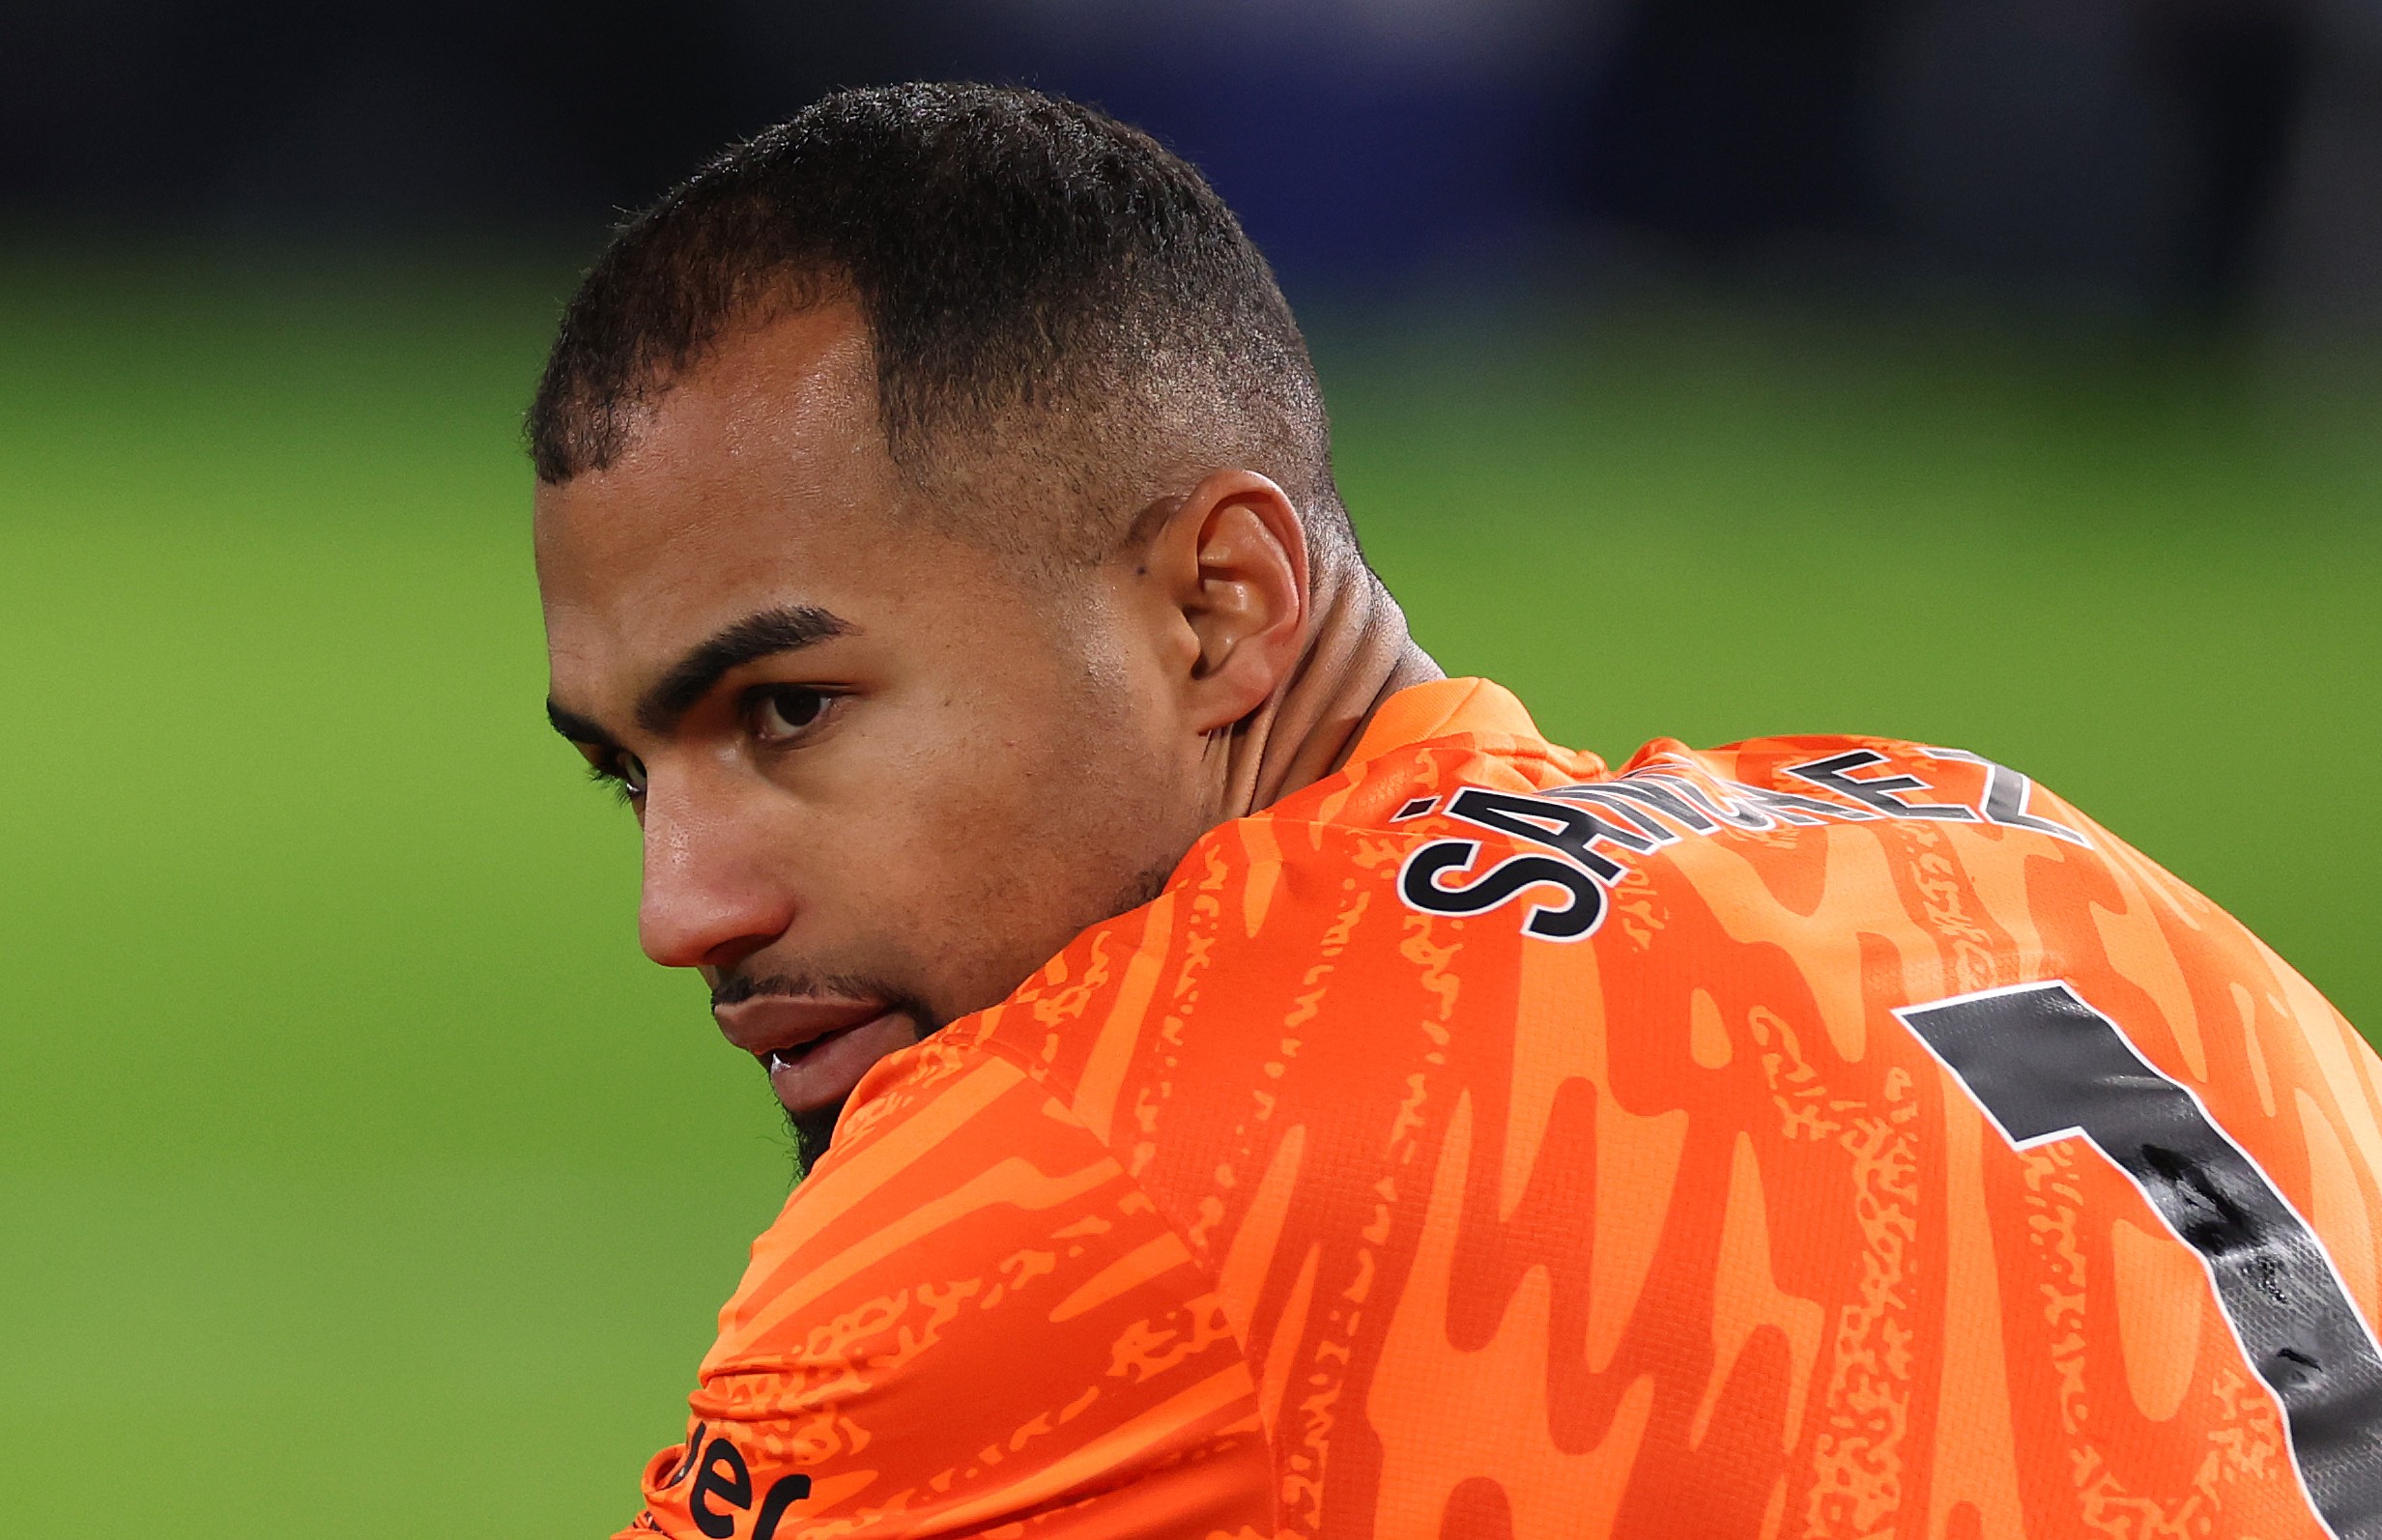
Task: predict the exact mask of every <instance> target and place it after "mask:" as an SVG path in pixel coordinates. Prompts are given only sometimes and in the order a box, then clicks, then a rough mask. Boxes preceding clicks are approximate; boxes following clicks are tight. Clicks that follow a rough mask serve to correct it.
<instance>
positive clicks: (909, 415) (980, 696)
mask: <svg viewBox="0 0 2382 1540" xmlns="http://www.w3.org/2000/svg"><path fill="white" fill-rule="evenodd" d="M529 431H530V440H531V454H532V458H533V459H534V461H535V464H536V468H537V472H538V481H539V486H538V493H537V556H538V576H539V582H540V585H541V588H542V590H543V594H544V600H545V609H546V618H547V630H548V641H549V648H550V654H551V659H552V664H553V699H552V709H553V714H554V718H555V723H556V726H557V727H559V728H560V729H561V731H562V732H563V733H564V735H565V736H567V737H569V738H570V739H571V740H572V741H573V742H574V743H576V744H578V745H579V746H580V747H581V749H582V751H583V752H584V753H586V754H587V756H588V759H589V760H590V761H591V763H592V764H593V765H594V766H595V768H596V769H597V771H598V773H599V774H604V775H607V776H612V777H615V778H617V779H619V780H620V781H621V782H622V784H623V785H624V787H625V789H626V791H627V792H628V795H629V797H630V800H631V802H632V804H633V805H634V806H635V808H636V810H637V813H638V815H639V817H640V819H641V821H642V823H643V825H644V831H645V855H646V875H645V889H644V898H643V903H642V907H641V911H640V928H641V934H642V939H643V941H644V945H645V948H646V952H647V953H648V954H649V955H651V956H652V957H653V958H654V959H655V960H656V961H659V962H662V963H665V964H669V965H673V966H681V967H694V968H700V969H702V970H703V973H704V975H705V977H706V978H707V979H708V980H709V981H710V982H711V984H712V985H713V992H714V1000H715V1003H716V1007H717V1010H718V1013H719V1016H720V1020H721V1024H722V1026H723V1028H724V1029H725V1030H726V1031H727V1032H728V1034H729V1036H730V1037H731V1038H732V1040H733V1041H736V1042H737V1043H738V1044H739V1045H740V1046H743V1047H745V1048H747V1049H749V1050H751V1051H753V1052H755V1053H756V1054H757V1055H759V1056H761V1057H762V1058H763V1060H764V1062H766V1063H769V1064H770V1065H771V1066H772V1072H771V1079H772V1081H773V1083H774V1084H775V1086H776V1089H777V1091H778V1094H779V1097H780V1099H781V1100H783V1101H784V1102H785V1103H786V1104H787V1106H788V1108H789V1112H790V1113H792V1114H793V1115H794V1117H795V1120H796V1124H797V1126H798V1127H799V1128H801V1129H802V1130H803V1132H804V1136H805V1142H806V1144H814V1145H815V1144H816V1143H817V1142H818V1141H820V1140H822V1139H823V1134H824V1130H825V1128H826V1127H827V1126H831V1124H832V1119H833V1116H834V1112H835V1110H836V1108H837V1107H838V1106H840V1104H841V1102H842V1100H843V1098H844V1097H845V1096H846V1095H847V1094H848V1092H849V1090H850V1087H851V1085H852V1083H853V1082H854V1081H856V1080H857V1079H858V1077H859V1074H860V1073H861V1071H862V1070H864V1069H866V1068H867V1067H868V1065H869V1064H871V1063H873V1062H874V1061H875V1059H876V1058H878V1057H881V1056H882V1055H883V1054H884V1053H886V1052H890V1051H892V1049H894V1048H896V1047H898V1046H901V1045H902V1044H904V1043H906V1042H908V1041H914V1040H915V1038H916V1037H917V1036H919V1035H920V1034H922V1033H924V1032H926V1031H930V1030H932V1029H933V1027H935V1026H937V1025H939V1024H941V1023H942V1022H944V1021H947V1020H949V1019H951V1018H952V1017H954V1016H956V1015H959V1014H962V1013H964V1012H969V1011H974V1010H978V1009H981V1008H983V1007H985V1006H987V1005H990V1004H992V1003H994V1002H995V1001H997V1000H998V999H999V998H1001V996H1003V995H1004V994H1006V993H1007V992H1008V991H1009V990H1010V989H1012V988H1014V987H1015V986H1016V985H1017V984H1019V983H1020V982H1021V981H1022V980H1023V979H1024V978H1025V977H1026V976H1027V975H1028V974H1030V973H1031V972H1032V971H1033V970H1034V969H1035V968H1036V967H1038V966H1039V965H1041V964H1042V963H1043V962H1044V961H1046V960H1047V959H1048V957H1049V956H1051V955H1053V954H1055V953H1056V952H1057V951H1058V950H1060V949H1061V948H1062V947H1063V946H1064V945H1065V944H1066V943H1067V942H1068V941H1069V940H1071V939H1072V938H1073V937H1074V936H1075V934H1076V932H1077V931H1079V930H1080V929H1081V928H1083V927H1085V926H1088V925H1091V924H1093V923H1096V922H1098V921H1100V920H1102V919H1105V918H1107V917H1108V916H1110V915H1113V914H1117V913H1119V912H1122V911H1123V910H1125V909H1127V908H1130V907H1132V906H1134V904H1136V903H1138V902H1140V901H1142V900H1143V899H1144V898H1147V897H1148V896H1149V895H1150V894H1151V893H1152V892H1154V891H1155V889H1156V887H1157V885H1158V884H1159V883H1160V882H1161V881H1162V879H1163V878H1164V876H1165V874H1166V872H1167V870H1169V869H1170V868H1171V867H1172V866H1173V865H1174V863H1175V862H1176V861H1177V860H1179V859H1180V857H1181V856H1182V854H1183V852H1184V851H1185V850H1186V849H1187V848H1188V847H1189V846H1190V844H1191V842H1192V841H1194V840H1196V839H1197V837H1198V836H1199V835H1200V834H1201V833H1203V832H1205V831H1206V830H1207V829H1208V828H1210V827H1212V826H1213V825H1214V824H1215V823H1217V822H1218V821H1220V820H1221V819H1222V818H1224V817H1228V816H1231V815H1232V814H1233V813H1237V812H1240V811H1243V810H1242V809H1240V808H1237V807H1234V806H1232V805H1231V802H1232V796H1233V792H1232V789H1231V787H1232V784H1233V775H1232V772H1231V770H1230V767H1229V764H1228V761H1229V760H1230V759H1231V757H1232V756H1233V754H1234V753H1235V752H1236V751H1235V742H1236V735H1238V734H1239V733H1240V732H1241V729H1242V728H1243V727H1245V726H1246V725H1247V724H1248V723H1249V722H1250V721H1251V719H1252V717H1257V716H1261V715H1262V713H1263V712H1264V711H1265V710H1266V708H1267V707H1268V706H1269V703H1270V702H1275V701H1277V700H1278V699H1279V698H1280V695H1281V692H1282V691H1283V689H1284V688H1285V687H1286V686H1287V685H1288V683H1289V682H1290V681H1291V680H1292V679H1293V678H1294V676H1296V675H1297V674H1298V673H1299V670H1301V668H1302V666H1303V663H1304V660H1305V659H1306V657H1307V655H1308V651H1309V649H1310V647H1311V645H1312V644H1313V642H1314V641H1315V626H1314V614H1313V595H1314V593H1315V583H1316V580H1317V578H1318V577H1319V576H1325V575H1331V574H1338V575H1342V576H1343V577H1344V578H1345V579H1346V581H1349V582H1357V581H1360V580H1361V581H1362V582H1363V583H1364V584H1367V585H1369V583H1370V579H1369V577H1364V576H1363V566H1362V561H1361V558H1360V557H1359V556H1358V555H1357V553H1356V548H1355V544H1354V541H1353V539H1352V538H1351V537H1350V535H1349V533H1348V527H1347V523H1346V517H1345V515H1344V513H1343V512H1342V511H1341V509H1340V506H1339V501H1338V499H1337V495H1336V494H1335V493H1334V490H1333V486H1332V478H1331V469H1330V462H1329V444H1328V432H1327V428H1326V424H1325V419H1324V415H1323V409H1322V406H1321V402H1320V398H1319V396H1318V393H1317V390H1316V386H1315V381H1314V375H1313V372H1312V369H1311V367H1310V366H1309V364H1308V362H1307V358H1306V349H1305V345H1304V343H1303V342H1302V341H1301V339H1300V336H1299V332H1298V329H1297V328H1296V326H1295V325H1294V323H1293V322H1292V320H1291V317H1290V314H1289V310H1288V308H1287V306H1286V305H1285V304H1284V303H1283V301H1282V299H1281V296H1280V293H1279V292H1278V290H1277V288H1276V286H1275V284H1274V281H1273V278H1272V275H1271V273H1270V272H1269V271H1267V269H1266V266H1265V264H1264V261H1263V259H1262V258H1260V257H1259V256H1258V255H1257V253H1256V251H1255V250H1254V249H1253V248H1252V247H1251V246H1250V245H1249V243H1248V240H1247V239H1246V237H1244V236H1243V234H1242V233H1241V230H1240V228H1239V226H1238V225H1237V224H1236V223H1235V222H1234V220H1233V218H1232V216H1231V214H1229V212H1227V211H1226V210H1225V209H1224V207H1223V205H1222V204H1221V203H1220V201H1219V200H1218V199H1217V198H1216V196H1215V194H1214V193H1213V192H1212V191H1211V190H1209V188H1208V187H1207V186H1206V185H1205V184H1204V183H1202V182H1201V181H1200V179H1199V177H1198V175H1197V174H1196V173H1195V172H1194V171H1192V170H1191V168H1190V167H1189V166H1187V165H1185V164H1184V163H1183V162H1182V161H1180V160H1178V159H1176V158H1175V157H1171V156H1169V155H1168V154H1166V153H1165V152H1164V151H1163V150H1162V149H1160V148H1159V147H1158V146H1157V145H1156V144H1155V143H1153V142H1152V141H1151V140H1149V139H1148V138H1147V137H1145V136H1143V135H1141V134H1139V133H1137V132H1135V131H1134V130H1132V129H1130V128H1124V127H1122V126H1120V125H1118V124H1115V123H1113V122H1110V121H1108V120H1106V119H1105V118H1102V117H1100V116H1099V115H1097V114H1095V113H1092V112H1089V111H1087V110H1085V109H1083V108H1081V107H1077V106H1074V105H1071V104H1068V103H1063V102H1056V101H1051V100H1046V99H1043V98H1040V97H1037V96H1033V95H1030V94H1027V93H1021V92H1008V91H997V90H992V89H989V88H983V87H973V86H913V87H901V88H894V89H889V90H881V91H865V92H853V93H847V94H844V95H841V96H837V97H833V98H830V99H828V100H825V101H822V102H820V103H819V104H818V105H817V106H815V107H813V108H812V109H811V110H810V111H808V112H806V113H804V114H803V115H802V116H801V117H799V118H797V119H795V120H794V121H793V122H792V123H790V124H788V125H786V126H785V127H783V128H778V129H775V130H772V131H771V132H770V133H768V134H765V135H763V136H761V138H760V139H757V140H755V141H754V142H752V143H751V144H749V145H746V146H744V147H741V148H739V149H737V150H734V151H732V152H730V153H729V154H728V155H726V156H724V157H721V158H720V159H719V160H717V161H715V162H714V163H713V164H711V165H710V166H708V167H706V168H705V169H704V170H703V171H702V172H701V173H699V174H698V175H697V176H696V177H695V178H693V179H692V180H691V181H689V182H688V183H687V184H686V185H683V186H681V187H680V188H678V189H677V190H676V191H674V192H673V193H672V194H670V195H669V196H668V197H667V198H665V199H664V200H663V201H662V202H661V203H660V204H658V205H656V206H655V207H654V208H653V209H652V210H650V211H648V212H647V213H646V214H642V215H640V216H639V217H638V218H636V219H635V220H633V221H631V222H630V223H629V224H628V225H627V226H626V227H625V228H624V229H623V230H622V231H621V233H620V235H619V236H618V237H617V239H616V241H615V242H613V244H612V246H611V247H610V248H609V249H608V250H607V251H606V252H605V253H604V255H603V257H602V258H601V259H600V260H599V261H598V263H597V264H596V266H595V267H594V269H593V270H592V271H590V272H589V273H588V278H587V280H586V282H585V283H584V285H583V286H582V288H581V290H580V292H579V294H578V295H577V297H576V298H574V299H573V300H572V302H571V304H570V307H569V309H568V310H567V312H566V313H565V316H564V319H563V323H562V328H561V333H560V338H559V340H558V341H557V343H556V345H555V349H554V353H553V356H552V358H551V359H550V361H549V364H548V367H547V371H546V375H545V378H544V380H543V382H542V383H541V385H540V386H539V390H538V394H537V399H536V402H535V405H534V406H533V408H532V409H531V416H530V424H529Z"/></svg>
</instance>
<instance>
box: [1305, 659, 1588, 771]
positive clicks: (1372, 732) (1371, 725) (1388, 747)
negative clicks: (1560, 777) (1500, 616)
mask: <svg viewBox="0 0 2382 1540" xmlns="http://www.w3.org/2000/svg"><path fill="white" fill-rule="evenodd" d="M1477 733H1490V734H1496V735H1499V736H1503V737H1511V738H1529V739H1535V740H1537V741H1541V742H1543V741H1544V740H1543V739H1542V738H1540V735H1539V732H1538V725H1537V724H1536V723H1535V722H1533V721H1531V719H1530V712H1529V710H1528V708H1526V707H1525V706H1524V705H1523V704H1522V702H1521V701H1520V700H1519V699H1515V697H1514V694H1513V692H1512V691H1510V690H1508V689H1507V688H1506V687H1505V686H1504V685H1501V684H1496V683H1493V682H1492V681H1490V680H1487V679H1431V680H1427V681H1425V682H1423V683H1421V684H1414V685H1408V686H1407V687H1406V688H1405V689H1403V690H1400V691H1399V692H1398V693H1397V694H1395V695H1393V696H1392V697H1391V698H1390V699H1387V700H1384V701H1383V702H1382V703H1381V707H1380V709H1379V710H1377V711H1375V712H1374V713H1373V720H1372V721H1370V722H1368V723H1366V724H1365V725H1364V731H1363V733H1362V734H1361V735H1360V736H1359V737H1358V739H1357V746H1356V747H1355V748H1354V749H1351V750H1350V751H1349V752H1348V758H1347V760H1346V761H1345V762H1346V763H1348V764H1355V763H1356V762H1357V761H1359V760H1361V759H1370V758H1374V757H1376V756H1380V755H1384V754H1388V753H1389V752H1390V751H1392V749H1403V748H1406V747H1409V746H1410V745H1413V744H1418V743H1422V742H1424V741H1426V740H1428V739H1432V738H1452V737H1457V736H1460V735H1471V734H1477Z"/></svg>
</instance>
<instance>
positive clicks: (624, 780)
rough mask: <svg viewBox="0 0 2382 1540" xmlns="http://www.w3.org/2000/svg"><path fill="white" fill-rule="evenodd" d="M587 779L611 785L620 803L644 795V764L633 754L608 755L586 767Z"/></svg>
mask: <svg viewBox="0 0 2382 1540" xmlns="http://www.w3.org/2000/svg"><path fill="white" fill-rule="evenodd" d="M588 780H590V781H596V782H602V783H605V784H609V785H611V787H612V788H613V790H614V791H615V792H617V793H618V795H619V798H620V800H621V801H622V802H634V801H636V800H637V799H638V798H640V797H642V796H644V795H645V794H646V762H645V761H644V760H643V759H640V758H638V757H637V756H635V755H633V754H617V753H616V754H610V755H607V756H604V757H603V758H601V759H598V760H595V761H593V762H591V763H590V764H588Z"/></svg>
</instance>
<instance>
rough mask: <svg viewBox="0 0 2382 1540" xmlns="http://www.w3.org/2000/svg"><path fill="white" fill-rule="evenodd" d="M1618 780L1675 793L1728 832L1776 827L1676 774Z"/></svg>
mask: <svg viewBox="0 0 2382 1540" xmlns="http://www.w3.org/2000/svg"><path fill="white" fill-rule="evenodd" d="M1618 779H1619V780H1621V781H1630V782H1635V783H1637V784H1641V785H1647V786H1660V787H1665V788H1668V789H1670V790H1672V791H1675V792H1677V793H1678V794H1679V796H1680V797H1682V798H1684V799H1686V800H1687V801H1689V802H1692V803H1694V804H1695V805H1696V806H1697V807H1699V808H1702V809H1703V810H1704V811H1705V812H1707V813H1710V814H1711V815H1712V816H1713V817H1715V818H1718V819H1719V820H1720V821H1721V822H1722V823H1725V824H1728V825H1729V826H1730V827H1731V828H1735V829H1748V830H1761V829H1770V828H1775V827H1777V824H1776V821H1775V820H1774V819H1772V818H1771V817H1769V815H1768V814H1766V813H1760V812H1757V811H1755V810H1753V809H1751V808H1746V807H1741V806H1739V805H1738V804H1736V802H1734V801H1731V800H1730V799H1729V798H1728V797H1726V796H1721V795H1716V794H1714V793H1713V792H1711V791H1707V790H1706V789H1705V788H1704V787H1702V786H1700V785H1698V784H1695V782H1694V781H1692V780H1690V779H1688V778H1687V777H1686V776H1683V775H1680V774H1679V773H1678V772H1676V771H1661V770H1656V769H1654V768H1652V767H1651V766H1649V767H1648V768H1646V769H1644V770H1632V771H1631V772H1629V774H1627V775H1625V776H1621V777H1619V778H1618ZM1735 789H1737V790H1743V789H1744V788H1743V787H1736V788H1735ZM1834 811H1837V812H1842V811H1843V810H1842V809H1837V810H1834Z"/></svg>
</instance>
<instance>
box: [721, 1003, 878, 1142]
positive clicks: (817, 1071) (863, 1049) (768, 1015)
mask: <svg viewBox="0 0 2382 1540" xmlns="http://www.w3.org/2000/svg"><path fill="white" fill-rule="evenodd" d="M712 1015H713V1016H714V1017H715V1018H716V1019H717V1020H718V1021H719V1024H720V1031H721V1033H722V1035H724V1036H725V1037H726V1038H727V1039H728V1041H731V1042H732V1043H734V1044H735V1045H736V1046H737V1047H739V1048H742V1049H743V1050H744V1051H745V1052H747V1053H749V1054H751V1055H752V1056H753V1057H754V1058H755V1059H757V1060H759V1061H760V1062H761V1068H762V1069H764V1070H765V1071H767V1073H768V1076H769V1087H770V1089H771V1090H772V1091H774V1092H775V1093H776V1094H777V1098H778V1101H779V1102H780V1104H782V1105H783V1106H784V1107H785V1108H786V1110H787V1111H788V1112H790V1113H792V1114H794V1115H795V1116H797V1117H802V1116H807V1115H813V1114H817V1113H819V1112H822V1111H825V1110H827V1109H829V1108H831V1107H834V1106H836V1105H838V1104H839V1103H841V1102H842V1101H843V1100H844V1099H845V1098H847V1097H849V1096H850V1095H851V1093H852V1088H853V1087H854V1086H856V1085H858V1084H859V1083H860V1079H861V1076H863V1075H865V1074H867V1073H868V1072H869V1069H870V1067H871V1066H873V1065H875V1063H876V1061H877V1060H879V1059H882V1058H883V1057H884V1056H885V1055H887V1054H889V1053H892V1052H894V1051H895V1050H897V1049H900V1048H906V1047H908V1046H909V1045H910V1044H911V1043H913V1042H915V1041H918V1027H917V1024H916V1023H915V1022H913V1021H912V1020H911V1019H910V1018H909V1015H908V1013H907V1012H904V1011H902V1010H900V1009H898V1008H895V1007H892V1006H888V1005H886V1004H884V1003H883V1002H881V1001H875V1000H822V999H818V998H816V997H812V996H795V995H755V996H753V997H752V998H750V999H746V1000H739V1001H737V1002H735V1003H734V1004H733V1005H724V1006H719V1007H716V1008H714V1009H713V1011H712Z"/></svg>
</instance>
